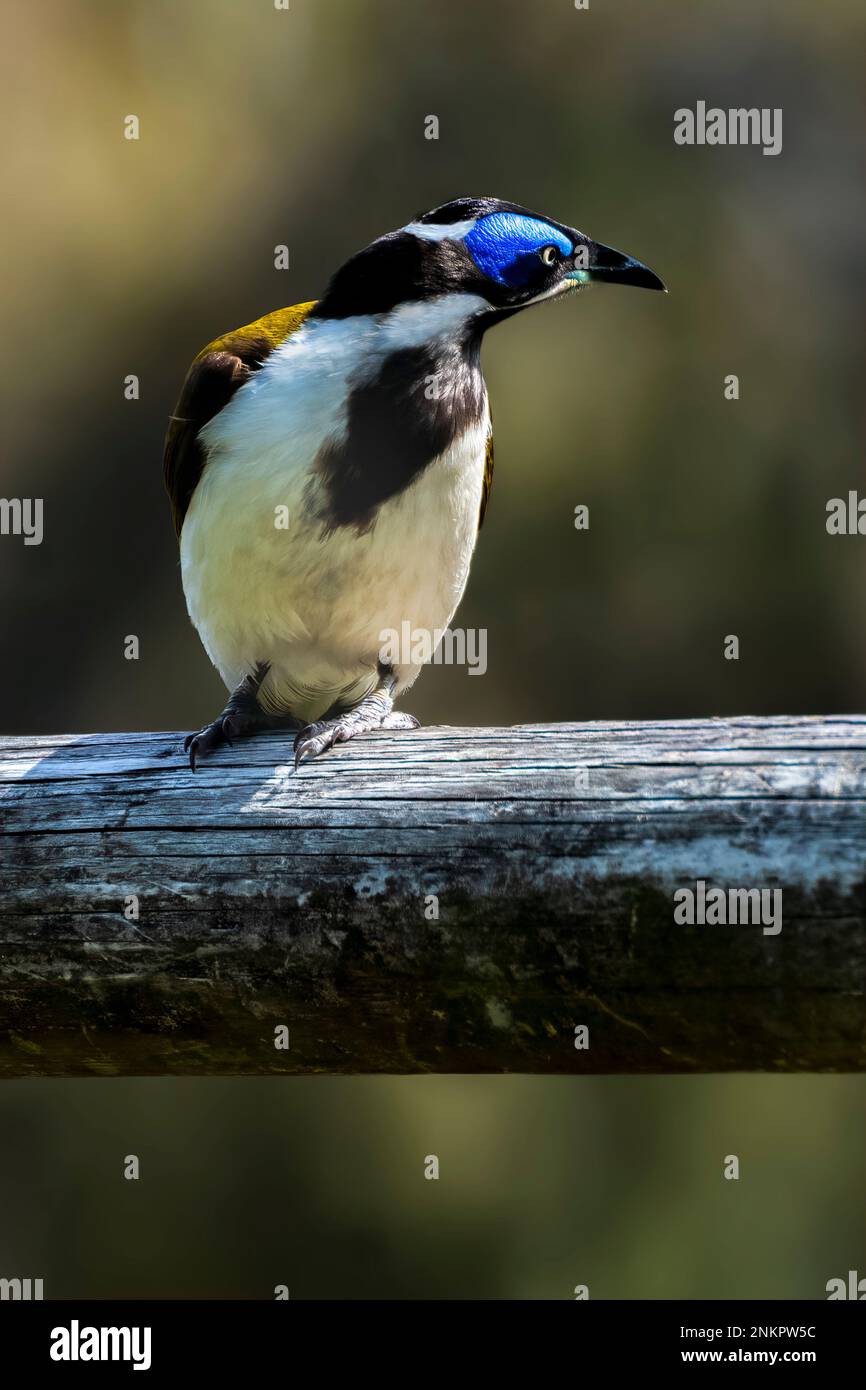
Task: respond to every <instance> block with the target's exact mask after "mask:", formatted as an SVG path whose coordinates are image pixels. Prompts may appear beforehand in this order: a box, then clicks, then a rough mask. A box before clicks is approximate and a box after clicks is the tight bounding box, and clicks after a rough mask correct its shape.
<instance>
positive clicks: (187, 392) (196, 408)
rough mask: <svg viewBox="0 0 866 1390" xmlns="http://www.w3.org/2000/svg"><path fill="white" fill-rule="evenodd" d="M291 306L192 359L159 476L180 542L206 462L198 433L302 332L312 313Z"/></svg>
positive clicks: (303, 307)
mask: <svg viewBox="0 0 866 1390" xmlns="http://www.w3.org/2000/svg"><path fill="white" fill-rule="evenodd" d="M314 305H315V300H312V301H310V303H308V304H294V305H292V307H291V308H290V309H277V310H276V312H275V313H273V314H265V316H264V317H263V318H260V319H257V320H256V322H255V323H248V324H246V325H245V326H244V327H243V328H238V329H236V330H235V331H234V333H226V334H225V336H224V337H222V338H216V339H215V340H214V341H213V342H212V343H208V345H207V347H206V348H202V350H201V352H200V353H199V354H198V356H197V357H196V358H195V360H194V362H193V364H192V366H191V367H190V369H189V371H188V373H187V377H186V381H185V382H184V384H183V389H182V390H181V393H180V400H179V401H178V403H177V405H176V407H175V411H174V414H173V415H171V416H170V417H169V424H168V432H167V434H166V436H165V451H164V454H163V473H164V476H165V486H166V490H167V491H168V495H169V498H170V500H171V512H172V517H173V520H174V529H175V531H176V532H177V534H178V536H179V535H180V532H181V528H182V526H183V519H184V517H185V516H186V512H187V508H188V506H189V503H190V499H191V497H192V495H193V493H194V492H195V490H196V487H197V486H198V480H199V478H200V477H201V475H202V473H203V471H204V467H205V464H206V462H207V457H206V454H205V451H204V449H203V448H202V446H201V444H200V443H199V437H198V436H199V431H200V430H202V429H203V428H204V426H205V425H206V424H207V422H208V420H212V419H213V418H214V416H215V415H218V414H219V412H220V411H221V410H222V409H223V407H224V406H226V405H228V403H229V401H230V400H231V398H232V396H233V395H234V393H235V391H237V390H238V389H239V388H240V387H241V386H243V384H244V382H245V381H249V379H250V377H251V376H252V375H253V372H256V371H258V369H259V368H260V367H261V366H263V364H264V363H265V362H266V360H267V358H268V357H269V356H270V354H271V353H272V352H273V350H274V348H276V347H279V345H280V343H284V342H285V340H286V339H287V338H289V337H290V336H291V335H292V333H294V332H296V330H297V329H298V328H300V326H301V324H302V323H303V322H304V319H305V318H306V317H307V315H308V314H309V312H310V310H311V309H312V308H313V307H314Z"/></svg>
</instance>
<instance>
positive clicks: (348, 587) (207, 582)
mask: <svg viewBox="0 0 866 1390" xmlns="http://www.w3.org/2000/svg"><path fill="white" fill-rule="evenodd" d="M241 394H243V393H241ZM228 413H229V412H226V414H228ZM330 418H331V420H333V416H331V417H330ZM308 423H309V422H308ZM488 429H489V417H487V416H486V413H485V419H484V420H483V421H482V422H480V423H479V425H478V426H477V427H473V428H472V429H470V430H469V431H467V433H465V434H464V435H463V436H462V437H461V438H460V439H458V440H456V441H455V443H454V444H453V445H452V447H451V448H450V449H449V450H448V451H447V452H446V453H445V454H443V455H441V456H440V457H439V458H438V459H436V460H434V461H433V462H431V463H430V464H428V465H427V467H426V468H425V469H424V471H423V472H422V473H421V474H420V475H419V476H418V477H416V478H415V480H414V481H413V482H412V483H411V484H410V486H409V487H408V488H406V489H405V491H403V492H401V493H399V494H398V495H397V496H396V497H394V498H392V499H390V500H389V501H387V502H385V503H383V504H382V506H381V507H380V508H379V510H378V513H377V515H376V520H375V524H374V525H373V527H372V529H371V530H370V531H368V532H367V533H366V534H364V535H358V534H357V532H356V530H355V529H354V528H352V527H340V528H339V529H338V530H336V531H333V532H331V533H330V534H328V535H326V536H323V534H322V530H321V527H320V526H319V525H316V524H315V523H314V522H313V521H312V520H311V518H310V516H309V511H308V509H306V510H305V489H306V488H307V487H308V485H309V478H310V471H309V470H310V465H311V463H312V460H313V458H314V457H315V454H316V452H317V450H318V447H319V444H320V443H321V442H322V439H323V437H324V436H323V435H321V434H319V435H318V437H316V435H317V432H316V431H315V429H310V428H308V429H306V430H301V431H299V432H298V433H296V434H295V435H294V439H293V440H292V442H291V443H284V444H283V446H282V453H283V456H282V458H280V449H279V447H275V446H274V445H273V444H269V446H268V447H267V448H265V449H263V451H262V454H261V457H260V459H257V458H256V457H247V456H246V454H245V449H244V447H243V442H242V441H243V440H244V436H243V431H242V430H240V431H239V432H238V433H237V434H236V436H235V437H236V438H238V439H239V443H238V444H237V445H233V446H232V447H230V448H225V447H224V448H222V449H217V450H216V451H215V452H214V454H213V456H212V457H211V459H210V461H209V462H208V464H207V467H206V469H205V471H204V474H203V476H202V479H201V481H200V483H199V485H198V487H197V488H196V491H195V493H194V494H193V498H192V501H191V504H190V507H189V511H188V512H187V515H186V519H185V521H184V526H183V532H182V535H181V572H182V576H183V586H184V592H185V594H186V599H187V607H188V609H189V614H190V617H191V619H192V621H193V623H194V624H195V626H196V628H197V629H198V632H199V635H200V636H201V639H202V642H203V644H204V646H205V649H206V651H207V653H208V655H209V657H210V658H211V660H212V662H213V663H214V665H215V666H216V668H217V670H218V671H219V673H220V675H221V676H222V678H223V680H224V681H225V684H226V686H227V687H228V688H229V689H233V688H234V687H235V686H236V685H237V684H238V683H239V681H241V680H242V679H243V677H244V676H245V675H246V674H247V673H248V672H250V671H252V670H253V669H254V668H255V666H256V665H257V664H258V663H259V662H262V661H267V662H270V665H271V670H270V673H269V675H268V678H267V680H266V682H265V684H264V686H263V687H262V691H261V697H260V698H261V699H262V702H263V703H264V704H265V705H266V707H267V708H269V709H272V710H275V709H276V710H288V711H290V712H291V713H292V714H294V715H296V716H297V717H298V718H301V719H315V718H318V717H320V716H321V715H322V714H323V713H325V711H326V710H327V709H329V708H330V706H331V705H332V704H334V703H335V702H336V701H337V700H341V701H344V702H345V703H347V704H348V703H353V702H354V701H356V700H358V699H360V698H361V697H362V696H363V695H364V694H366V693H367V692H368V691H369V690H371V689H372V688H373V686H374V685H375V683H376V679H377V676H376V666H377V661H378V658H379V654H380V650H381V648H382V645H383V641H384V640H385V634H386V633H387V632H388V631H389V630H391V631H397V632H399V631H401V628H402V624H404V623H405V622H408V623H409V624H410V627H411V629H412V631H413V632H418V631H419V630H420V631H421V632H429V633H433V632H436V631H437V630H439V631H441V630H442V629H444V628H446V627H447V626H448V624H449V623H450V621H451V618H452V616H453V614H454V611H455V609H456V608H457V605H458V603H459V602H460V599H461V596H462V594H463V590H464V588H465V585H466V580H467V577H468V573H469V564H470V560H471V557H472V551H473V549H474V546H475V540H476V536H477V531H478V515H479V508H480V504H481V490H482V482H483V476H484V455H485V446H486V439H487V433H488ZM284 438H285V436H284ZM252 442H253V440H252V439H247V440H246V444H247V446H248V445H249V444H250V443H252ZM299 444H302V445H303V447H304V453H305V458H304V459H301V458H299V457H298V445H299ZM279 508H287V509H288V513H289V523H288V528H287V529H280V528H279V527H278V526H276V525H275V518H276V517H277V515H278V512H277V509H279ZM419 670H420V666H419V665H417V664H412V663H411V660H410V659H409V658H408V656H407V659H406V662H405V664H402V663H397V664H395V671H396V675H397V678H398V691H399V690H403V689H405V688H406V687H407V686H409V685H411V683H412V682H413V681H414V680H415V678H416V677H417V675H418V673H419Z"/></svg>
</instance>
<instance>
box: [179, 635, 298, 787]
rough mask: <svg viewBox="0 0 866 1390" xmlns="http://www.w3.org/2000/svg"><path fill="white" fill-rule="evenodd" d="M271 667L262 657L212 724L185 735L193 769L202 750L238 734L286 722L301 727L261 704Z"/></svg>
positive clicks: (184, 744) (228, 741)
mask: <svg viewBox="0 0 866 1390" xmlns="http://www.w3.org/2000/svg"><path fill="white" fill-rule="evenodd" d="M269 670H270V662H268V661H260V662H259V664H258V666H257V667H256V669H255V670H254V671H253V672H252V674H251V675H249V676H244V679H243V680H242V681H241V683H240V685H239V686H237V687H236V689H234V690H233V691H232V693H231V695H230V696H229V699H228V704H227V705H226V707H225V709H224V710H223V712H222V714H219V715H217V717H216V719H215V720H214V721H213V723H212V724H205V726H204V728H203V729H199V731H198V733H197V734H188V735H187V737H186V738H185V739H184V742H183V751H184V752H185V753H189V765H190V767H191V768H192V770H193V772H195V765H196V762H197V760H198V759H199V758H200V757H201V756H202V754H203V753H209V752H210V751H211V749H212V748H217V747H218V746H219V745H220V744H221V743H229V744H231V743H232V742H233V741H234V740H235V739H236V738H242V737H243V736H244V735H245V734H253V733H255V731H256V730H257V729H272V728H274V727H276V726H279V725H283V726H285V724H286V723H289V724H290V725H291V727H292V728H295V729H296V728H297V727H298V721H297V720H287V719H286V718H285V717H275V716H272V715H269V714H268V713H266V711H265V710H263V709H262V707H261V705H260V704H259V702H258V698H257V697H258V693H259V689H260V687H261V684H262V681H263V680H264V678H265V676H266V675H267V674H268V671H269Z"/></svg>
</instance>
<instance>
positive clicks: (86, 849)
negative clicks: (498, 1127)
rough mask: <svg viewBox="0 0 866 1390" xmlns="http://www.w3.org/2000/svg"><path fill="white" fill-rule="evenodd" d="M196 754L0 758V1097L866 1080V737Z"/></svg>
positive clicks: (665, 730) (828, 730)
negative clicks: (389, 1076) (325, 1076)
mask: <svg viewBox="0 0 866 1390" xmlns="http://www.w3.org/2000/svg"><path fill="white" fill-rule="evenodd" d="M180 744H181V740H180V736H179V735H175V734H129V735H122V734H105V735H102V734H98V735H88V736H63V737H51V738H7V739H5V740H2V741H0V834H2V866H3V867H2V873H3V885H2V886H3V892H2V905H0V1075H2V1076H7V1077H9V1076H26V1075H51V1076H59V1075H63V1076H72V1075H88V1074H91V1075H113V1074H121V1073H122V1074H129V1075H150V1074H166V1073H169V1074H199V1075H217V1074H238V1073H268V1072H274V1073H279V1072H296V1073H298V1072H425V1071H440V1072H449V1071H450V1072H456V1071H479V1072H480V1071H523V1072H558V1073H570V1074H581V1073H588V1072H625V1071H629V1072H668V1071H697V1072H704V1071H726V1070H745V1069H761V1070H780V1071H798V1070H814V1071H824V1070H844V1071H851V1070H859V1069H861V1068H862V1067H863V1065H864V1059H866V1004H864V980H866V719H864V718H857V717H850V718H836V717H833V718H790V719H788V718H785V719H746V718H744V719H726V720H723V719H718V720H710V721H701V722H683V723H651V724H585V725H576V724H571V725H544V726H537V727H522V728H516V729H444V728H433V729H426V730H425V729H421V730H419V731H418V732H416V733H400V734H394V735H388V734H384V733H383V734H379V735H374V736H370V737H368V738H364V739H363V740H358V741H357V742H355V743H351V744H348V745H345V746H343V747H340V748H338V749H336V750H335V751H334V752H332V753H328V754H327V755H326V756H325V757H323V758H321V759H320V760H319V761H317V762H315V763H313V764H311V765H308V766H305V767H303V768H302V769H301V770H300V771H299V772H298V773H295V772H294V771H293V770H292V768H291V745H290V742H289V739H288V738H287V737H283V736H280V735H277V734H274V735H271V736H267V737H259V738H256V739H254V740H252V741H250V742H248V743H244V744H240V745H238V746H237V747H236V748H234V749H226V750H224V751H222V752H220V753H217V754H216V755H214V756H212V757H210V758H209V759H207V760H206V761H205V762H204V763H203V764H202V766H201V767H200V770H199V771H198V772H197V773H196V775H195V776H193V775H192V774H191V773H190V772H189V770H188V768H187V766H186V764H185V761H184V759H183V756H182V754H181V751H180ZM699 881H700V882H703V883H705V884H706V892H709V890H710V889H711V888H722V889H724V890H728V889H756V888H757V889H768V890H775V889H780V890H781V903H780V904H779V906H780V909H781V929H780V930H778V931H776V930H775V924H774V922H773V921H771V920H770V915H769V914H770V908H771V905H772V903H773V902H774V901H777V900H774V899H773V898H772V896H771V895H768V897H767V898H766V899H765V900H764V903H765V908H766V910H767V915H766V916H765V920H763V921H760V922H752V921H749V922H744V923H743V922H741V923H739V924H730V923H729V924H727V925H721V924H712V923H706V924H700V923H698V922H696V923H694V924H692V925H689V924H682V923H680V922H677V921H676V920H675V894H677V893H681V890H684V889H690V890H692V892H693V893H694V894H695V895H696V901H697V900H699V895H700V891H701V890H700V889H699V888H698V887H697V884H698V883H699ZM676 901H677V902H678V903H685V901H686V900H684V899H683V898H682V896H681V897H680V898H679V899H677V900H676ZM732 901H733V900H732ZM725 902H726V907H727V902H728V900H727V898H726V899H725ZM736 902H737V903H738V904H740V907H741V910H743V909H744V908H745V906H746V905H747V900H746V899H745V898H743V899H742V900H741V899H739V898H737V899H736ZM748 906H749V908H754V906H755V904H754V902H753V900H752V899H749V900H748ZM679 911H680V915H682V914H683V913H684V912H685V906H681V907H680V909H679ZM437 913H438V915H437ZM136 914H137V915H136ZM710 915H712V914H710ZM281 1026H284V1027H285V1028H287V1029H288V1030H289V1032H288V1036H289V1047H288V1049H285V1050H281V1049H279V1048H277V1047H276V1046H275V1040H277V1039H279V1040H283V1041H284V1040H285V1035H284V1034H283V1035H279V1034H278V1033H277V1032H276V1031H275V1030H278V1029H279V1028H280V1027H281ZM582 1027H585V1028H586V1029H588V1035H584V1034H583V1033H581V1032H578V1033H577V1034H576V1033H575V1029H580V1028H582ZM576 1041H577V1042H579V1043H580V1042H588V1046H587V1047H576V1046H575V1042H576Z"/></svg>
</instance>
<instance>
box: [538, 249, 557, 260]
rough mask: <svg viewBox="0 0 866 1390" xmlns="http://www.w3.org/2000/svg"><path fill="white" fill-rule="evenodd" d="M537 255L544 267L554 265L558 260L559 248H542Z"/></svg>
mask: <svg viewBox="0 0 866 1390" xmlns="http://www.w3.org/2000/svg"><path fill="white" fill-rule="evenodd" d="M538 254H539V255H540V257H541V259H542V260H543V261H544V264H545V265H555V264H556V262H557V261H558V260H559V248H558V247H556V246H542V248H541V250H540V251H539V253H538Z"/></svg>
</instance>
